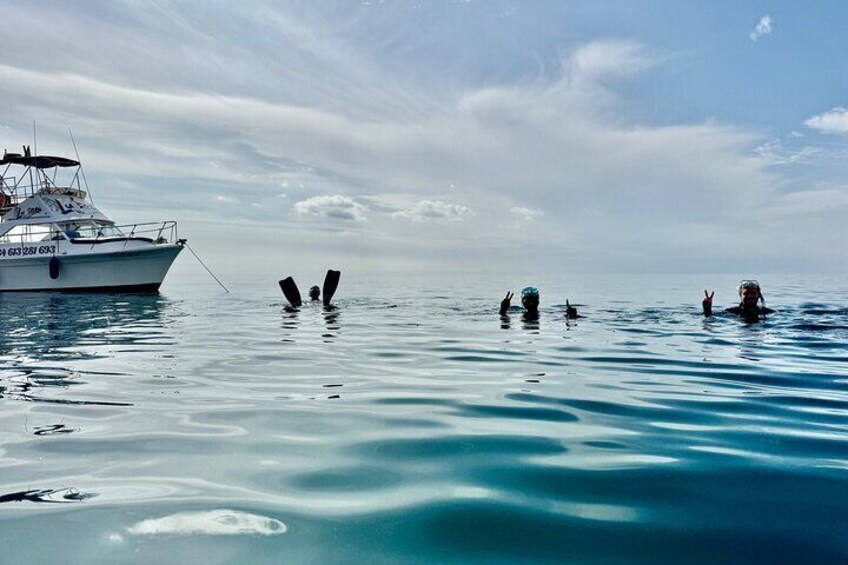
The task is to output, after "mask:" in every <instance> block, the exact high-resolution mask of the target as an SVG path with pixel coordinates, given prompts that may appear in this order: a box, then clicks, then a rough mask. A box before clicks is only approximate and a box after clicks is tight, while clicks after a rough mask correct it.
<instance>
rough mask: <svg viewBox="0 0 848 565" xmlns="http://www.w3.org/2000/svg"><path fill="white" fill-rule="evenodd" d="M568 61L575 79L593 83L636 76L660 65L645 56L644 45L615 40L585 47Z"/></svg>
mask: <svg viewBox="0 0 848 565" xmlns="http://www.w3.org/2000/svg"><path fill="white" fill-rule="evenodd" d="M568 61H569V62H570V65H571V66H572V70H573V73H574V74H575V75H577V76H580V77H587V78H593V79H598V78H604V77H614V76H628V75H635V74H638V73H641V72H643V71H645V70H646V69H649V68H650V67H652V66H654V65H655V64H656V63H657V61H656V60H655V59H653V58H651V57H648V56H647V55H646V54H645V47H644V46H643V45H642V44H640V43H636V42H632V41H614V40H598V41H593V42H591V43H588V44H586V45H583V46H581V47H580V48H578V49H577V50H576V51H575V52H574V53H573V54H572V55H571V57H570V58H568Z"/></svg>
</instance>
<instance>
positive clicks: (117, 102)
mask: <svg viewBox="0 0 848 565" xmlns="http://www.w3.org/2000/svg"><path fill="white" fill-rule="evenodd" d="M3 13H4V25H3V28H4V31H3V34H2V40H0V46H2V53H3V57H2V59H0V100H2V104H0V145H2V146H3V147H4V148H6V149H8V150H9V151H18V150H19V149H20V146H21V145H22V144H25V143H26V144H31V143H33V123H35V124H36V126H35V132H36V133H35V142H36V145H37V150H38V152H39V153H41V154H60V155H69V156H73V155H74V148H73V145H72V144H71V141H70V136H69V133H68V130H69V128H70V129H71V130H72V131H73V135H74V138H75V139H76V144H77V147H78V149H79V153H80V157H81V160H82V162H83V165H84V167H85V172H86V178H87V180H88V184H89V188H90V192H91V194H92V197H93V199H94V202H95V204H96V205H97V206H98V207H100V208H101V209H103V211H104V212H106V213H107V214H108V215H110V216H111V217H112V218H114V219H115V220H116V221H117V222H118V223H132V222H136V221H148V220H164V219H170V220H177V221H178V222H179V225H180V236H181V237H186V238H188V240H189V243H190V244H191V245H192V248H193V249H194V250H195V251H196V252H197V253H198V254H199V255H200V256H201V257H202V258H203V259H204V260H205V261H206V262H207V264H209V265H210V267H213V269H214V270H216V272H218V273H219V274H221V275H222V276H224V277H225V278H226V277H230V278H238V277H270V276H275V275H279V277H278V278H281V277H282V276H284V275H286V274H293V273H320V272H323V269H326V268H328V267H334V268H340V269H342V270H343V271H347V272H353V273H381V272H404V273H418V272H427V273H449V272H456V273H504V272H522V273H544V274H554V275H555V274H557V273H574V272H581V273H583V272H587V273H591V272H613V273H615V272H622V273H643V272H646V273H657V272H659V273H738V274H739V275H740V276H744V277H748V276H757V275H758V274H761V273H769V272H782V273H845V272H846V271H848V250H846V249H848V248H847V247H846V245H845V242H846V241H848V227H846V218H848V160H846V155H848V109H846V108H848V59H846V58H845V53H848V34H845V33H844V23H845V22H846V21H848V4H846V3H845V2H843V1H841V0H821V1H817V2H815V3H800V2H795V1H789V0H787V1H772V2H769V1H751V2H744V3H742V2H737V1H731V0H710V1H693V2H678V1H674V0H666V1H659V0H641V1H639V2H633V1H625V0H618V1H614V0H591V1H590V0H584V1H568V0H556V1H553V0H552V1H545V0H535V1H534V0H523V1H516V0H490V1H481V0H431V1H425V0H417V1H416V0H369V1H355V0H344V1H342V0H289V1H281V0H275V1H267V2H264V1H243V2H237V3H236V2H219V1H187V2H179V1H167V2H165V1H149V2H135V1H127V0H109V1H103V2H99V1H83V2H78V3H68V2H45V1H39V0H26V1H18V0H7V1H6V2H4V10H3ZM191 260H192V259H191V258H190V257H183V258H181V259H180V261H191Z"/></svg>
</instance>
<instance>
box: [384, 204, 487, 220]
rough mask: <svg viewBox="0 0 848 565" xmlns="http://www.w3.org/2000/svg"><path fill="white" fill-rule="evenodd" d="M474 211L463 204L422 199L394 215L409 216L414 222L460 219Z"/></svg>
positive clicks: (397, 216)
mask: <svg viewBox="0 0 848 565" xmlns="http://www.w3.org/2000/svg"><path fill="white" fill-rule="evenodd" d="M473 213H474V212H473V211H472V210H471V208H469V207H468V206H463V205H462V204H454V203H452V202H443V201H441V200H422V201H420V202H416V203H415V204H414V205H413V206H412V207H411V208H406V209H404V210H398V211H397V212H394V213H392V217H395V218H407V219H410V220H412V221H413V222H426V221H433V220H448V221H459V220H462V219H463V218H464V217H466V216H470V215H471V214H473Z"/></svg>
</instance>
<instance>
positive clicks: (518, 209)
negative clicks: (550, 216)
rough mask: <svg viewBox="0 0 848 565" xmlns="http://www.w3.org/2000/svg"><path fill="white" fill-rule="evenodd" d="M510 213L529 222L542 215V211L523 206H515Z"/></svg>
mask: <svg viewBox="0 0 848 565" xmlns="http://www.w3.org/2000/svg"><path fill="white" fill-rule="evenodd" d="M509 211H510V212H512V213H513V214H515V215H516V216H518V217H519V218H521V219H523V220H525V221H528V222H529V221H530V220H533V219H534V218H537V217H539V216H541V215H542V211H541V210H534V209H533V208H525V207H523V206H514V207H513V208H510V210H509Z"/></svg>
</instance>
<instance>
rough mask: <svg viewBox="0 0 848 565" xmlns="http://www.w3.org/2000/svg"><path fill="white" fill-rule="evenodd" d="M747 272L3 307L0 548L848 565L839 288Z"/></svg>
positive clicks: (243, 290) (26, 553) (844, 355)
mask: <svg viewBox="0 0 848 565" xmlns="http://www.w3.org/2000/svg"><path fill="white" fill-rule="evenodd" d="M519 279H520V280H519ZM313 282H315V281H302V282H301V286H308V285H309V284H312V283H313ZM736 282H737V281H736V280H734V278H732V277H726V276H686V277H683V276H667V277H656V276H651V277H649V276H641V277H639V276H631V277H613V276H596V277H588V276H587V277H583V278H579V279H578V278H576V277H570V278H568V277H564V278H547V279H536V280H532V279H530V278H529V277H527V276H526V275H510V276H504V277H500V278H489V279H481V278H478V277H453V278H439V277H430V278H428V279H426V280H422V279H420V278H416V277H409V278H402V277H399V278H396V279H385V278H382V279H376V278H375V279H373V280H369V279H368V278H367V277H356V276H346V275H344V274H343V276H342V283H341V286H340V288H339V291H338V293H337V297H336V299H335V300H334V302H335V304H336V308H335V309H333V310H329V311H326V310H324V309H323V308H322V307H321V306H314V305H310V304H307V305H305V306H304V307H303V308H302V309H301V310H300V311H298V312H292V311H289V310H287V309H286V308H285V307H284V300H283V298H282V295H281V293H280V292H279V289H278V288H277V285H276V281H275V280H268V281H245V282H243V283H240V284H234V285H232V287H233V288H232V289H231V290H232V292H231V293H230V294H225V293H224V292H223V291H222V290H221V289H220V288H218V287H216V286H214V284H210V285H206V284H193V283H192V284H181V283H180V282H179V281H173V280H169V281H168V282H167V283H166V284H165V285H164V286H163V289H162V292H161V294H159V295H153V296H149V295H148V296H145V295H78V294H12V295H0V328H1V329H2V333H0V563H15V564H18V563H80V564H81V563H86V564H88V563H204V564H207V563H398V562H405V563H452V562H453V563H497V562H501V563H532V562H552V563H553V562H576V563H620V562H645V563H648V562H650V563H655V562H674V563H676V562H701V563H731V562H761V563H771V562H809V563H813V562H817V563H825V562H830V563H838V562H842V563H844V562H846V559H847V558H848V393H847V392H846V389H848V285H846V283H845V282H844V281H843V280H840V279H827V278H803V277H794V278H793V277H766V278H764V279H763V280H762V282H763V284H764V290H765V296H766V298H767V299H768V305H769V306H770V307H772V308H775V309H777V310H778V311H779V312H778V313H777V314H775V315H773V316H770V317H769V318H768V319H767V320H765V321H762V322H759V323H756V324H748V323H744V322H743V321H741V320H739V319H736V318H733V317H729V316H721V315H719V316H715V317H713V318H704V317H703V316H702V315H701V314H700V299H701V298H702V296H703V290H704V288H709V289H710V290H713V289H714V290H716V291H717V292H716V299H715V301H716V311H719V310H720V309H721V308H722V307H724V306H729V305H731V304H732V302H733V298H734V295H735V290H734V287H735V283H736ZM528 284H534V285H535V286H538V287H539V288H540V290H541V296H542V311H541V315H540V317H539V319H538V320H527V319H524V318H523V317H522V315H521V313H520V311H519V310H518V309H513V312H512V313H511V314H510V315H509V316H508V317H507V318H501V317H499V316H498V314H497V308H498V304H499V302H500V300H501V298H502V297H503V295H504V293H505V292H506V291H507V290H513V291H516V292H517V291H519V290H520V288H521V286H524V285H528ZM566 299H569V300H570V301H571V303H573V304H577V305H578V308H579V310H580V312H581V314H583V315H585V318H581V319H578V320H576V321H567V320H566V319H565V318H564V316H563V311H564V305H565V300H566ZM514 303H518V298H517V297H516V299H514Z"/></svg>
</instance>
